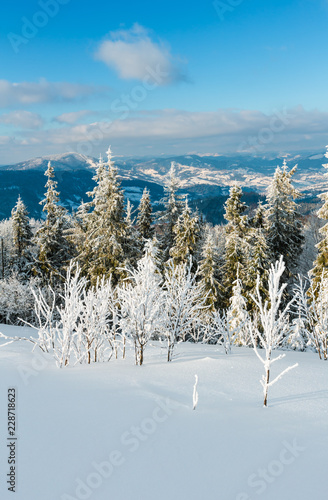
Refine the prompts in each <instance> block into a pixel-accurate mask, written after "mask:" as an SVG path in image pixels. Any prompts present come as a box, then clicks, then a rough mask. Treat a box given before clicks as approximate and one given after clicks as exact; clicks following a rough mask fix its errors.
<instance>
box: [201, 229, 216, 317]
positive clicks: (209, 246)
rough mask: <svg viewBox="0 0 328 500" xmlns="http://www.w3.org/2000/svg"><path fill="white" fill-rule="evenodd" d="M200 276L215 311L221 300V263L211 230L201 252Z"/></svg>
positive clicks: (208, 300)
mask: <svg viewBox="0 0 328 500" xmlns="http://www.w3.org/2000/svg"><path fill="white" fill-rule="evenodd" d="M199 276H200V278H201V282H202V285H203V288H204V290H205V293H206V294H207V305H209V306H210V308H211V310H213V309H214V307H215V306H216V305H217V302H218V298H219V287H220V283H219V279H220V263H219V258H218V255H217V252H216V247H215V244H214V238H213V234H212V231H210V230H208V231H207V234H206V238H205V241H204V243H203V247H202V251H201V259H200V263H199Z"/></svg>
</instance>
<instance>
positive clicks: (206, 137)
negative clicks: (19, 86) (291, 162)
mask: <svg viewBox="0 0 328 500" xmlns="http://www.w3.org/2000/svg"><path fill="white" fill-rule="evenodd" d="M279 113H280V115H279ZM279 113H278V112H277V113H272V114H271V115H267V114H265V113H262V112H260V111H256V110H231V109H220V110H217V111H213V112H187V111H180V110H175V109H170V110H159V111H152V112H145V113H141V112H140V111H139V114H138V115H133V114H132V113H131V116H130V118H127V119H125V120H122V119H121V120H120V119H116V120H113V121H107V122H105V121H97V122H93V123H88V124H77V125H72V126H70V125H69V126H64V127H63V126H61V127H59V128H57V129H55V128H51V129H50V130H37V131H26V132H25V133H24V137H22V138H20V139H19V140H18V139H17V141H19V143H18V142H17V146H15V148H14V149H13V148H12V149H11V150H9V149H8V148H7V150H6V151H4V154H2V157H4V156H5V155H7V156H9V155H11V156H12V155H16V156H15V158H12V157H11V158H8V160H2V161H7V162H8V163H12V162H14V161H16V159H17V158H18V160H17V161H19V160H21V159H24V157H25V158H27V157H32V156H40V155H45V154H52V153H63V152H66V151H77V152H80V153H84V154H90V155H92V156H98V155H99V153H100V152H101V151H103V150H106V149H107V148H106V145H107V147H108V144H112V146H113V149H114V150H115V153H116V154H126V155H145V154H149V148H150V147H151V152H152V154H156V155H157V154H162V153H164V154H171V153H172V154H178V153H179V154H180V153H186V152H187V151H190V150H193V151H195V150H196V151H198V152H203V153H206V152H211V153H227V152H237V151H241V148H240V146H241V145H242V146H243V147H242V151H245V152H246V151H250V152H255V153H257V152H258V153H261V152H265V151H280V150H284V151H290V150H293V151H296V150H300V151H301V150H305V149H308V150H310V149H319V148H320V149H322V148H324V147H325V145H326V144H327V136H328V113H327V112H320V111H318V110H312V111H306V110H304V109H303V108H302V107H301V106H299V107H297V108H293V109H289V110H282V111H280V112H279ZM279 116H280V118H279ZM283 120H284V122H285V123H284V122H283ZM262 139H264V140H262ZM268 139H269V140H268ZM254 141H257V144H258V145H259V146H260V147H259V149H258V150H256V149H255V151H254V150H252V144H253V142H254ZM104 148H105V149H104ZM4 149H5V148H4ZM24 151H25V153H24ZM18 155H19V156H18Z"/></svg>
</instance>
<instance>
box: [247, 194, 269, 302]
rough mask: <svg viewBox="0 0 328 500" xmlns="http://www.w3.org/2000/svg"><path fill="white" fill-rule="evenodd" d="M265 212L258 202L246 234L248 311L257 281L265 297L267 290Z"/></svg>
mask: <svg viewBox="0 0 328 500" xmlns="http://www.w3.org/2000/svg"><path fill="white" fill-rule="evenodd" d="M265 228H266V210H265V208H264V206H263V205H262V203H261V202H259V204H258V207H257V210H256V212H255V215H254V217H253V218H252V219H251V221H250V228H249V231H248V234H247V242H248V246H247V248H248V255H247V259H248V260H247V264H246V265H247V272H246V275H245V278H244V279H245V282H244V285H245V289H246V296H247V299H248V309H249V310H250V309H251V308H252V305H253V304H254V302H253V301H251V299H250V295H252V294H254V293H255V290H256V287H257V283H258V279H259V288H260V291H261V293H262V294H263V298H265V297H266V293H267V288H266V286H265V283H266V281H267V279H268V272H269V266H270V253H269V246H268V243H267V233H266V229H265Z"/></svg>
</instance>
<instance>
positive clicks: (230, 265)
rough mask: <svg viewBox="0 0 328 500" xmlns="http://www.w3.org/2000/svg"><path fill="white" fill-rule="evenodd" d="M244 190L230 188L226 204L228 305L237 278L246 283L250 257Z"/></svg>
mask: <svg viewBox="0 0 328 500" xmlns="http://www.w3.org/2000/svg"><path fill="white" fill-rule="evenodd" d="M241 197H242V189H241V187H240V186H238V185H234V186H232V187H231V188H230V193H229V198H228V199H227V201H226V203H225V214H224V218H225V219H226V220H227V221H228V224H227V225H226V227H225V233H226V242H225V272H224V287H225V291H226V292H225V295H226V305H228V303H229V299H230V297H231V293H232V287H233V283H234V281H235V279H236V277H237V271H238V273H239V277H240V278H241V279H242V281H244V276H245V265H246V262H247V256H248V251H249V250H248V245H247V238H246V236H247V231H248V224H247V218H246V216H244V215H243V213H244V211H245V210H246V206H245V203H244V202H242V201H241Z"/></svg>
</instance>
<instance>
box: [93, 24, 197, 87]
mask: <svg viewBox="0 0 328 500" xmlns="http://www.w3.org/2000/svg"><path fill="white" fill-rule="evenodd" d="M95 57H96V59H98V60H100V61H102V62H104V63H105V64H107V66H109V67H110V68H114V69H115V70H116V71H117V73H118V74H119V76H120V77H121V78H123V79H136V80H143V79H144V78H145V77H147V76H148V78H149V69H150V70H151V71H153V72H154V71H157V72H160V74H161V75H162V78H161V82H160V84H161V85H167V84H169V83H173V82H177V81H181V80H184V81H186V80H187V77H186V75H185V74H184V72H183V70H182V65H181V62H179V61H178V60H177V58H174V57H173V56H172V54H171V53H170V50H169V48H168V47H166V46H165V45H164V44H163V43H161V42H156V41H154V40H152V39H151V37H150V33H149V31H148V30H146V29H145V28H143V27H142V26H140V25H139V24H135V25H134V26H133V27H132V28H131V29H130V30H119V31H115V32H111V33H110V40H105V41H103V42H102V43H101V44H100V46H99V48H98V50H97V52H96V54H95ZM156 83H157V84H158V83H159V82H158V81H156Z"/></svg>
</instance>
